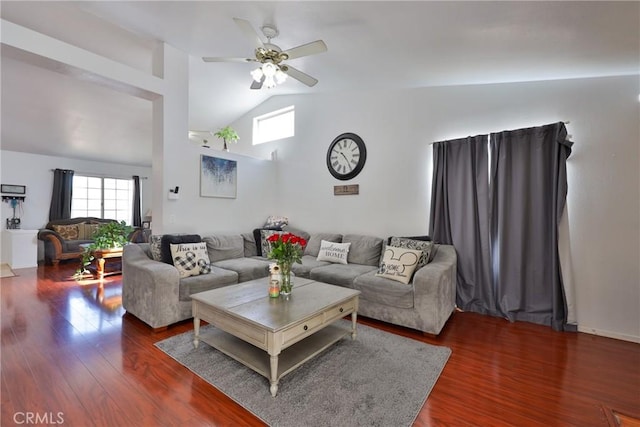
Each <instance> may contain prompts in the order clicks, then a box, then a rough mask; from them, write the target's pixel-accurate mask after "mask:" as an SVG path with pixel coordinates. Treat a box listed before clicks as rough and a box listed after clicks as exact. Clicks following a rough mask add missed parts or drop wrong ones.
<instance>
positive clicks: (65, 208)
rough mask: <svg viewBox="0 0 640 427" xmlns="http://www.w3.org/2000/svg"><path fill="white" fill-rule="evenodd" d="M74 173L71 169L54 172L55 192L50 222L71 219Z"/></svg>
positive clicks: (52, 197) (52, 198)
mask: <svg viewBox="0 0 640 427" xmlns="http://www.w3.org/2000/svg"><path fill="white" fill-rule="evenodd" d="M73 173H74V172H73V171H72V170H69V169H56V170H54V171H53V192H52V194H51V205H50V207H49V221H55V220H58V219H69V218H71V197H72V192H73Z"/></svg>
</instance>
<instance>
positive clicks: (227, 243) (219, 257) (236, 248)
mask: <svg viewBox="0 0 640 427" xmlns="http://www.w3.org/2000/svg"><path fill="white" fill-rule="evenodd" d="M202 241H203V242H205V243H206V244H207V251H208V252H209V259H210V260H211V262H216V261H224V260H225V259H234V258H244V239H243V238H242V236H240V235H228V236H223V235H215V236H207V237H203V238H202Z"/></svg>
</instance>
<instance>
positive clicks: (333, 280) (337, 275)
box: [309, 264, 378, 288]
mask: <svg viewBox="0 0 640 427" xmlns="http://www.w3.org/2000/svg"><path fill="white" fill-rule="evenodd" d="M377 270H378V269H377V268H376V267H372V266H370V265H360V264H347V265H344V264H329V265H325V266H323V267H317V268H314V269H313V270H311V272H310V273H309V278H310V279H311V280H316V281H318V282H325V283H329V284H331V285H338V286H344V287H347V288H352V287H353V281H354V279H355V278H356V277H358V276H360V275H362V274H365V273H369V272H370V271H373V272H374V273H375V272H376V271H377Z"/></svg>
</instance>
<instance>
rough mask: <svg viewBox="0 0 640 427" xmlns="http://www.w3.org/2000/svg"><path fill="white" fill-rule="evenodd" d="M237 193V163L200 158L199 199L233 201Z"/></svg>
mask: <svg viewBox="0 0 640 427" xmlns="http://www.w3.org/2000/svg"><path fill="white" fill-rule="evenodd" d="M237 191H238V162H236V161H235V160H229V159H222V158H220V157H213V156H207V155H204V154H202V155H201V156H200V197H224V198H227V199H235V198H236V195H237Z"/></svg>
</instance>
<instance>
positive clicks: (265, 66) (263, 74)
mask: <svg viewBox="0 0 640 427" xmlns="http://www.w3.org/2000/svg"><path fill="white" fill-rule="evenodd" d="M233 20H234V21H235V23H236V25H238V27H239V28H240V30H241V31H242V32H243V33H244V35H245V36H246V37H247V38H248V39H249V40H251V42H252V43H253V44H254V46H255V58H228V57H203V58H202V60H203V61H204V62H259V63H260V64H262V65H261V66H260V67H259V68H256V69H255V70H253V71H252V72H251V75H252V76H253V79H254V81H253V83H252V84H251V89H260V88H262V86H263V85H264V86H265V87H266V88H267V89H269V88H272V87H275V86H276V83H283V82H284V80H285V79H286V77H287V76H290V77H293V78H294V79H296V80H298V81H300V82H302V83H304V84H305V85H307V86H314V85H315V84H316V83H318V80H317V79H315V78H313V77H311V76H310V75H308V74H306V73H303V72H302V71H300V70H298V69H297V68H294V67H292V66H291V65H288V64H284V63H283V62H284V61H287V60H290V59H296V58H301V57H303V56H309V55H315V54H317V53H322V52H326V51H327V45H326V44H325V43H324V42H323V41H322V40H316V41H314V42H311V43H307V44H303V45H300V46H297V47H293V48H291V49H287V50H284V51H283V50H282V49H280V48H279V47H278V46H276V45H275V44H273V43H271V39H273V38H275V37H277V36H278V34H280V33H279V31H278V29H277V28H276V27H275V26H273V25H265V26H263V27H262V28H261V30H262V34H264V36H265V37H266V38H267V42H266V43H263V42H262V40H261V39H260V36H259V35H258V33H257V32H256V30H254V28H253V27H252V26H251V23H250V22H249V21H247V20H244V19H240V18H233Z"/></svg>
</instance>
